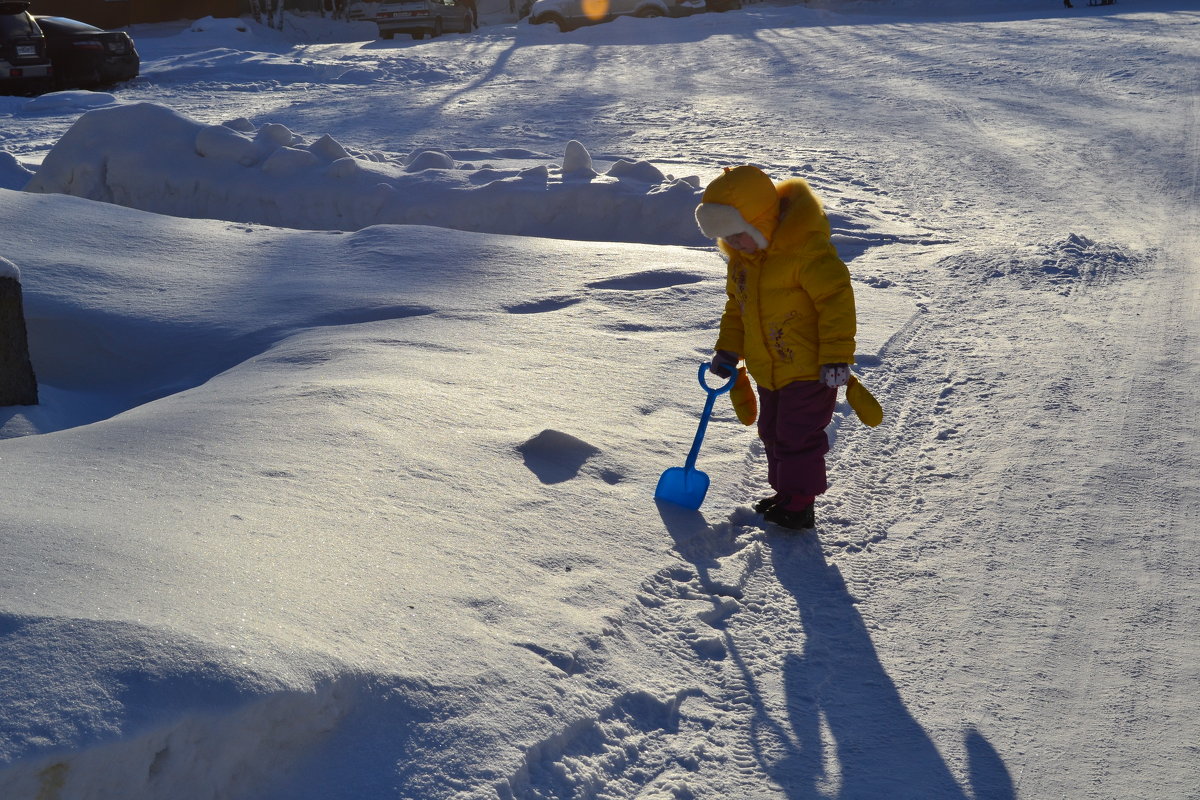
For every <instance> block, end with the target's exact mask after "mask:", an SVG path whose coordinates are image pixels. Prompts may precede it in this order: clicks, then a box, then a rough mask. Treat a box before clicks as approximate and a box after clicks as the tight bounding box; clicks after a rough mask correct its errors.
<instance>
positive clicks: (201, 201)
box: [26, 103, 705, 245]
mask: <svg viewBox="0 0 1200 800" xmlns="http://www.w3.org/2000/svg"><path fill="white" fill-rule="evenodd" d="M463 155H466V156H469V157H470V158H471V161H472V162H476V161H482V162H483V163H481V164H478V165H477V164H475V163H464V162H463V161H461V160H459V159H456V158H455V157H454V156H455V153H454V152H453V151H442V150H436V149H433V150H422V151H418V152H414V153H412V154H410V155H409V157H408V159H407V163H403V164H398V163H394V162H387V161H381V160H373V159H372V158H371V157H369V156H367V157H355V156H354V155H351V154H350V153H349V152H348V151H347V150H346V148H344V147H343V146H342V145H341V144H339V143H338V142H337V141H335V140H334V139H333V138H332V137H329V136H322V137H320V138H318V139H317V140H315V141H312V142H309V141H306V140H304V139H303V138H301V137H299V136H297V135H295V134H293V133H292V131H290V130H289V129H288V128H286V127H285V126H283V125H278V124H266V125H263V126H261V127H255V126H254V125H252V124H250V123H249V122H247V121H246V120H244V119H243V120H237V121H231V122H229V123H227V124H225V125H204V124H202V123H199V122H195V121H193V120H190V119H188V118H186V117H184V116H182V115H180V114H177V113H176V112H174V111H171V110H169V109H166V108H163V107H161V106H156V105H151V104H144V103H143V104H136V105H128V106H117V107H113V108H105V109H97V110H95V111H91V112H89V113H86V114H84V115H83V116H82V117H80V118H79V120H78V121H77V122H76V123H75V125H74V126H72V127H71V129H70V130H68V131H67V133H66V134H65V135H64V136H63V137H62V139H60V140H59V142H58V144H57V145H56V146H55V147H54V148H53V149H52V150H51V151H50V153H49V154H48V155H47V156H46V158H45V160H44V161H43V163H42V166H41V168H40V169H39V170H38V172H37V174H36V176H35V177H34V178H33V179H32V180H31V181H29V183H28V185H27V186H26V190H27V191H31V192H56V193H61V194H70V195H75V196H78V197H84V198H88V199H91V200H100V201H104V202H107V203H116V204H118V205H123V206H128V207H131V208H137V209H141V210H144V211H153V212H156V213H161V214H169V215H172V216H179V217H191V218H208V219H223V220H231V221H236V222H257V223H264V224H269V225H276V226H282V227H289V228H301V229H307V230H358V229H360V228H365V227H368V226H370V225H376V224H381V223H396V224H410V225H434V226H437V227H442V228H453V229H457V230H464V231H478V232H483V233H505V234H517V235H529V236H545V237H556V238H569V239H582V240H588V241H625V242H641V243H647V244H697V245H698V244H704V243H705V240H704V239H703V238H702V237H701V236H700V234H699V232H698V231H697V230H696V226H695V223H694V222H693V220H692V209H693V208H694V207H695V205H696V203H697V202H698V201H699V194H700V189H699V179H698V178H696V177H687V178H675V177H674V176H671V175H666V174H664V173H663V172H662V171H660V170H659V169H658V168H657V167H655V166H654V165H653V164H650V163H648V162H645V161H638V162H629V161H618V162H617V163H616V164H614V165H613V166H612V167H611V168H610V169H609V170H608V172H607V173H606V174H599V173H597V172H596V171H595V170H593V169H592V168H591V158H590V156H588V155H587V153H586V150H585V148H584V147H583V146H582V145H581V144H579V143H578V142H572V143H571V145H570V146H569V147H568V148H567V154H566V155H565V156H564V159H563V161H564V162H565V164H546V163H540V164H538V163H534V157H536V154H533V153H527V154H524V155H525V156H526V157H527V158H528V159H529V160H530V163H533V165H532V166H528V167H525V168H521V167H520V166H519V165H518V166H515V167H514V166H511V165H508V164H502V165H500V166H497V164H493V163H489V161H490V159H489V156H490V155H494V154H490V153H488V152H486V151H472V152H470V153H465V154H463ZM376 158H378V157H376ZM495 160H496V161H497V162H501V161H502V160H503V159H500V158H497V159H495Z"/></svg>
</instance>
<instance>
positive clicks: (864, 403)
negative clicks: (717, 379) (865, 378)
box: [734, 375, 883, 428]
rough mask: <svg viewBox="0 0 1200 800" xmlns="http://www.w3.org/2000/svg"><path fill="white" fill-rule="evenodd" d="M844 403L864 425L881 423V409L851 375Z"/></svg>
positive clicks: (873, 425)
mask: <svg viewBox="0 0 1200 800" xmlns="http://www.w3.org/2000/svg"><path fill="white" fill-rule="evenodd" d="M734 389H737V386H734ZM846 402H847V403H849V404H850V407H851V408H853V409H854V413H855V414H857V415H858V418H859V419H860V420H862V423H863V424H864V425H869V426H870V427H872V428H874V427H875V426H876V425H878V424H879V423H881V422H883V408H882V407H881V406H880V405H879V401H878V400H876V399H875V395H873V394H871V393H870V392H869V391H867V387H865V386H863V385H862V383H861V382H859V380H858V378H856V377H854V376H853V375H851V376H850V382H849V383H847V384H846Z"/></svg>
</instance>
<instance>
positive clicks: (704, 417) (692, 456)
mask: <svg viewBox="0 0 1200 800" xmlns="http://www.w3.org/2000/svg"><path fill="white" fill-rule="evenodd" d="M706 372H708V363H707V362H704V363H701V364H700V371H699V372H698V373H697V375H696V378H697V380H699V381H700V388H702V389H703V390H704V391H705V392H707V393H708V399H707V400H706V401H705V402H704V411H703V413H701V414H700V425H699V427H697V428H696V438H695V439H693V440H692V449H691V452H689V453H688V457H687V462H686V463H685V464H684V469H685V470H693V469H695V468H696V456H698V455H699V454H700V443H701V442H703V441H704V432H705V431H706V430H708V418H709V417H711V416H712V411H713V404H714V403H716V402H717V395H721V394H725V393H726V392H728V391H729V390H730V389H732V388H733V384H734V383H735V382H736V381H737V378H738V372H737V370H736V369H735V370H733V374H732V375H730V376H729V382H728V383H726V384H725V385H724V386H718V387H717V388H716V389H714V388H712V387H711V386H709V385H708V383H707V382H706V381H705V380H704V373H706Z"/></svg>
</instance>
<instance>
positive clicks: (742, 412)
mask: <svg viewBox="0 0 1200 800" xmlns="http://www.w3.org/2000/svg"><path fill="white" fill-rule="evenodd" d="M729 399H730V400H732V401H733V410H734V412H735V413H736V414H737V418H738V421H739V422H741V423H742V424H743V425H753V424H754V422H755V420H757V419H758V398H757V397H755V395H754V386H753V384H751V383H750V376H749V375H747V374H746V368H745V367H738V375H737V380H736V381H734V383H733V388H732V389H730V390H729Z"/></svg>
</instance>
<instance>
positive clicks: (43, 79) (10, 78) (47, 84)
mask: <svg viewBox="0 0 1200 800" xmlns="http://www.w3.org/2000/svg"><path fill="white" fill-rule="evenodd" d="M52 76H53V71H52V69H51V67H50V57H49V56H48V55H47V54H46V39H45V37H44V36H43V35H42V29H41V28H39V27H38V26H37V23H36V22H34V21H33V17H31V16H30V15H29V0H20V2H11V0H0V93H3V94H41V93H42V92H47V91H50V89H51V84H52V80H53V77H52Z"/></svg>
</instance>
